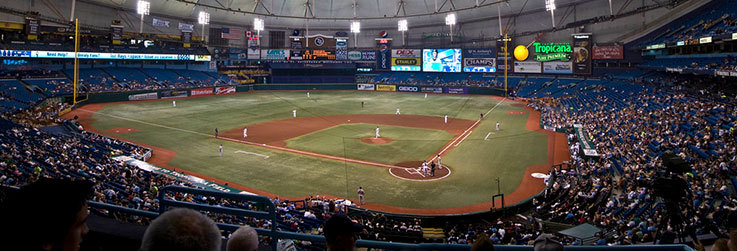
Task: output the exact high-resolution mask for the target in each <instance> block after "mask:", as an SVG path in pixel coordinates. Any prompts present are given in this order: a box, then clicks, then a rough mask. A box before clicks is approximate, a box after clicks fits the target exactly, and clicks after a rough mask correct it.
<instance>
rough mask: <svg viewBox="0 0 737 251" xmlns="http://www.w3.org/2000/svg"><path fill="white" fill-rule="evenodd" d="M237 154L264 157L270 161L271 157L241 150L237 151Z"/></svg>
mask: <svg viewBox="0 0 737 251" xmlns="http://www.w3.org/2000/svg"><path fill="white" fill-rule="evenodd" d="M235 153H245V154H250V155H256V156H259V157H262V158H264V159H268V158H269V155H263V154H260V153H252V152H246V151H241V150H238V151H235Z"/></svg>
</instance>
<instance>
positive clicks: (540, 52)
mask: <svg viewBox="0 0 737 251" xmlns="http://www.w3.org/2000/svg"><path fill="white" fill-rule="evenodd" d="M532 46H535V61H540V62H546V61H553V60H561V61H568V60H571V52H572V51H573V50H572V49H571V44H569V43H537V42H536V43H532Z"/></svg>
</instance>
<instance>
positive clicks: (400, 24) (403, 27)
mask: <svg viewBox="0 0 737 251" xmlns="http://www.w3.org/2000/svg"><path fill="white" fill-rule="evenodd" d="M397 29H398V30H399V31H401V32H402V46H404V32H405V31H407V30H409V27H408V25H407V19H402V20H399V21H397Z"/></svg>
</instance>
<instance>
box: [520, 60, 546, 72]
mask: <svg viewBox="0 0 737 251" xmlns="http://www.w3.org/2000/svg"><path fill="white" fill-rule="evenodd" d="M514 72H516V73H541V72H542V67H541V66H540V62H534V61H514Z"/></svg>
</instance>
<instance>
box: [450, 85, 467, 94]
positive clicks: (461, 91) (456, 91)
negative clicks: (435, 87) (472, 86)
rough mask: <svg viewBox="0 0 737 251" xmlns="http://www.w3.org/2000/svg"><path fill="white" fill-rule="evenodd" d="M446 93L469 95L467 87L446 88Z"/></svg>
mask: <svg viewBox="0 0 737 251" xmlns="http://www.w3.org/2000/svg"><path fill="white" fill-rule="evenodd" d="M445 93H450V94H468V89H466V88H465V87H445Z"/></svg>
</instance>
